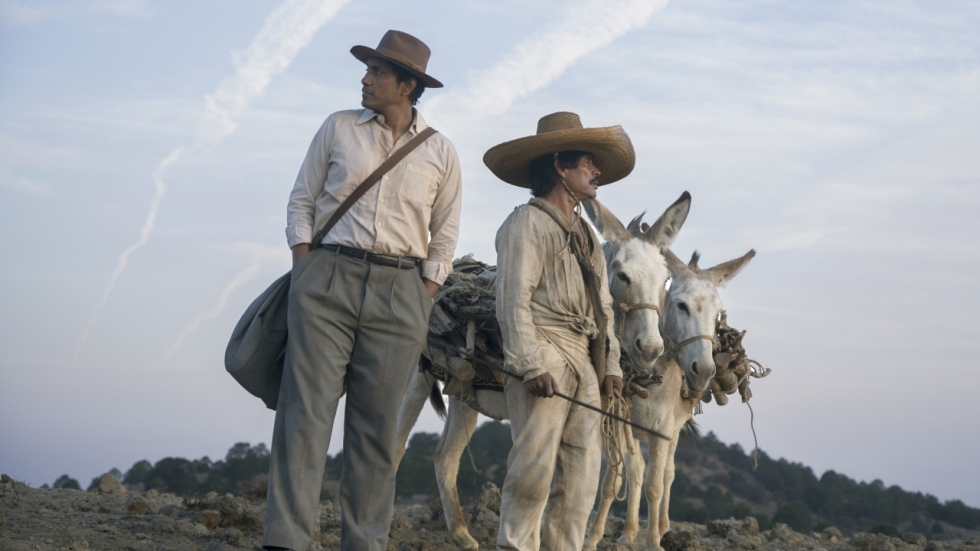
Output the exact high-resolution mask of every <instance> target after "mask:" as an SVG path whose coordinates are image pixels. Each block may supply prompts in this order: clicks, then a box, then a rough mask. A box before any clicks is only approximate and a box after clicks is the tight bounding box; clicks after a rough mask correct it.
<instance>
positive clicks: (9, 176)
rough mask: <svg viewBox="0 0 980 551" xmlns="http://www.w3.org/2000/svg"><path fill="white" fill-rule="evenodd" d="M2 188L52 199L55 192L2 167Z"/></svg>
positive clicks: (0, 179)
mask: <svg viewBox="0 0 980 551" xmlns="http://www.w3.org/2000/svg"><path fill="white" fill-rule="evenodd" d="M0 187H5V188H8V189H15V190H17V191H22V192H25V193H28V194H30V195H36V196H38V197H52V196H53V195H54V192H52V191H51V188H49V187H48V186H47V185H45V184H42V183H40V182H36V181H34V180H31V179H30V178H24V177H23V176H18V175H16V174H14V173H13V172H11V170H10V169H9V168H7V167H5V166H0Z"/></svg>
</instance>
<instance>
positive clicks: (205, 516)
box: [197, 509, 221, 530]
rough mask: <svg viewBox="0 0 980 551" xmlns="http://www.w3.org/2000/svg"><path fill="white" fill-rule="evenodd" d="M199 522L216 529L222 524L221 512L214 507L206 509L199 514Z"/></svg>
mask: <svg viewBox="0 0 980 551" xmlns="http://www.w3.org/2000/svg"><path fill="white" fill-rule="evenodd" d="M197 522H198V523H200V524H203V525H204V526H205V527H206V528H208V529H210V530H214V529H215V528H217V527H218V526H219V525H220V524H221V513H219V512H217V511H215V510H213V509H205V510H203V511H201V514H200V515H198V517H197Z"/></svg>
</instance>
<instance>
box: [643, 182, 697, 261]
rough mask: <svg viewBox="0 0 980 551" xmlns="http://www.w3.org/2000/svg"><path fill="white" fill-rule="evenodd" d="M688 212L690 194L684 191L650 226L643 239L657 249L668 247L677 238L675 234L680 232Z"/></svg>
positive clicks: (689, 208)
mask: <svg viewBox="0 0 980 551" xmlns="http://www.w3.org/2000/svg"><path fill="white" fill-rule="evenodd" d="M690 211H691V194H690V193H688V192H686V191H685V192H684V193H682V194H681V196H680V198H679V199H678V200H676V201H674V204H673V205H671V206H669V207H667V210H665V211H664V213H663V214H662V215H660V218H658V219H657V221H656V222H654V223H653V225H652V226H650V230H649V231H647V232H646V234H645V235H644V237H643V238H644V239H646V240H647V241H648V242H650V243H652V244H653V245H655V246H657V247H663V246H666V245H670V244H671V243H673V242H674V239H676V238H677V232H679V231H681V226H683V225H684V221H685V220H687V213H689V212H690Z"/></svg>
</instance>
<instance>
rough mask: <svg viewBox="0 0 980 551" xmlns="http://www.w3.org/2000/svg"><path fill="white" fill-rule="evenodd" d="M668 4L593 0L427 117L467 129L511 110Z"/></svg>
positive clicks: (432, 105)
mask: <svg viewBox="0 0 980 551" xmlns="http://www.w3.org/2000/svg"><path fill="white" fill-rule="evenodd" d="M667 3H668V0H618V1H607V0H589V1H587V2H585V3H584V4H583V5H581V6H578V7H575V8H572V9H567V10H565V11H566V12H567V13H568V16H567V17H566V18H565V19H564V20H562V21H558V22H555V24H553V25H549V26H550V27H552V28H553V30H551V31H548V32H544V33H542V34H538V35H536V36H535V37H534V38H531V39H528V40H525V41H524V42H522V43H521V44H519V45H517V46H516V47H515V48H513V49H512V50H510V51H509V52H508V53H507V54H506V55H505V56H504V57H503V59H501V60H500V61H499V62H497V64H496V65H494V66H493V67H491V68H490V69H488V70H486V71H483V72H482V73H480V74H479V75H478V76H477V77H476V78H474V79H472V80H471V81H470V83H469V85H468V86H466V87H465V88H464V89H462V90H460V91H458V92H450V93H448V94H445V95H442V96H439V97H438V98H435V99H433V100H432V101H431V102H429V104H428V105H427V109H426V116H427V117H431V118H432V119H433V120H438V121H440V124H443V125H445V124H450V125H453V126H456V127H463V126H465V124H466V123H467V122H470V121H472V120H475V119H481V118H485V117H490V116H494V115H500V114H502V113H504V112H505V111H507V110H508V109H510V106H511V105H513V104H514V102H515V101H516V100H518V99H520V98H522V97H524V96H526V95H528V94H530V93H532V92H534V91H536V90H538V89H540V88H542V87H544V86H547V85H548V84H550V83H551V82H553V81H554V80H555V79H557V78H558V77H559V76H561V74H562V73H564V72H565V70H567V69H568V68H569V67H571V66H572V64H574V63H575V62H576V61H578V60H579V59H581V58H582V57H584V56H586V55H588V54H589V53H591V52H593V51H595V50H597V49H598V48H601V47H603V46H606V45H608V44H611V43H612V42H613V41H615V40H616V39H617V38H619V37H621V36H623V35H624V34H626V33H627V32H629V31H631V30H633V29H637V28H639V27H642V26H643V25H645V24H646V23H647V21H649V20H650V17H651V16H653V14H655V13H657V12H659V11H661V10H663V9H664V8H665V7H667Z"/></svg>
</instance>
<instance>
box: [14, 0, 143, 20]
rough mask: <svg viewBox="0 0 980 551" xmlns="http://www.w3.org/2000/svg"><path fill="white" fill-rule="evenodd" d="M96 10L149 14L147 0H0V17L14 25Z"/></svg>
mask: <svg viewBox="0 0 980 551" xmlns="http://www.w3.org/2000/svg"><path fill="white" fill-rule="evenodd" d="M97 12H103V13H109V14H112V15H118V16H122V17H147V16H149V15H150V10H149V9H148V8H147V0H98V1H95V2H88V3H76V4H74V5H65V4H63V3H61V4H55V3H41V2H23V1H18V0H0V19H2V20H4V21H6V22H7V23H10V24H14V25H27V24H30V23H34V22H37V21H40V20H42V19H48V18H51V17H73V16H78V15H84V14H86V13H97Z"/></svg>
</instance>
